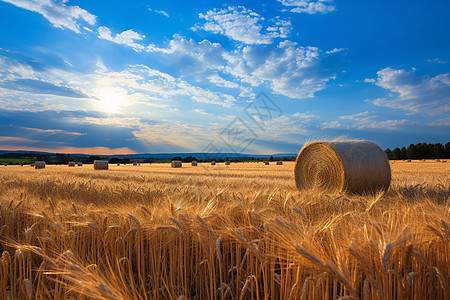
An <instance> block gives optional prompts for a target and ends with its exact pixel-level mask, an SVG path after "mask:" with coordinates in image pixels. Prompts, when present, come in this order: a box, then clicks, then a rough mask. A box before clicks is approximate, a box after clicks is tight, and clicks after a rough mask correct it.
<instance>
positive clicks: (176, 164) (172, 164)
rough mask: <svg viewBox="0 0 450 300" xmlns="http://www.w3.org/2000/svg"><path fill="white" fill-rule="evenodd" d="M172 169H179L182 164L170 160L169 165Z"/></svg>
mask: <svg viewBox="0 0 450 300" xmlns="http://www.w3.org/2000/svg"><path fill="white" fill-rule="evenodd" d="M170 166H171V167H172V168H181V166H182V163H181V161H179V160H172V163H171V164H170Z"/></svg>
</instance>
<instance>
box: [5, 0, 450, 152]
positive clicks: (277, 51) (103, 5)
mask: <svg viewBox="0 0 450 300" xmlns="http://www.w3.org/2000/svg"><path fill="white" fill-rule="evenodd" d="M449 13H450V2H449V1H444V0H442V1H441V0H438V1H433V3H430V2H429V1H403V0H400V1H340V0H334V1H333V0H270V1H264V2H262V1H228V2H224V1H195V0H194V1H161V2H159V1H139V0H136V1H123V0H113V1H100V0H98V1H88V0H79V1H75V0H69V1H63V0H0V25H1V26H0V150H2V149H3V150H30V151H33V150H35V151H51V152H60V153H87V154H119V153H121V154H127V153H157V152H202V151H205V150H204V149H205V148H206V149H207V148H208V147H209V148H211V147H210V146H211V145H214V147H213V148H214V149H216V150H217V151H222V152H232V151H235V152H245V153H255V154H257V153H258V154H272V153H294V152H297V151H298V150H300V148H301V146H302V144H303V143H304V142H305V141H308V140H313V139H321V138H334V137H338V136H346V137H348V138H358V139H369V140H372V141H375V142H377V143H378V144H379V145H380V146H381V147H383V148H386V147H391V148H393V147H397V146H407V145H409V144H410V143H418V142H433V143H435V142H442V143H445V142H447V141H448V140H449V132H450V130H449V129H450V112H449V110H450V21H449V18H448V15H449ZM261 101H263V102H261ZM261 103H265V104H269V106H271V107H272V108H273V109H272V110H265V109H267V106H266V107H264V106H261ZM258 108H259V109H258ZM255 109H256V110H255ZM255 112H256V114H255ZM236 133H239V134H236Z"/></svg>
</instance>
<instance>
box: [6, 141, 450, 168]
mask: <svg viewBox="0 0 450 300" xmlns="http://www.w3.org/2000/svg"><path fill="white" fill-rule="evenodd" d="M385 152H386V154H387V156H388V158H389V159H390V160H400V159H442V158H445V159H450V142H448V143H446V144H445V146H444V145H443V144H441V143H436V144H427V143H418V144H411V145H409V146H408V147H403V148H401V149H400V148H398V147H397V148H395V149H394V150H391V149H389V148H387V149H386V150H385ZM98 159H103V160H109V162H110V163H121V164H128V163H131V162H132V161H133V160H136V159H130V158H127V157H126V158H118V157H105V156H77V155H70V154H48V153H23V152H12V153H3V154H0V165H24V164H31V163H34V162H35V161H39V160H43V161H45V162H46V163H48V164H67V163H68V162H69V161H74V162H82V163H88V164H92V163H93V162H94V160H98ZM172 159H173V160H181V161H183V162H190V161H193V160H197V159H196V158H195V157H192V156H187V157H185V158H181V157H174V158H172ZM172 159H167V158H165V159H162V158H153V157H149V158H145V159H141V160H139V161H140V162H143V163H157V162H158V163H161V162H170V161H171V160H172ZM277 159H281V160H285V161H286V160H295V157H283V158H281V157H280V158H277ZM230 160H231V161H233V162H238V161H264V160H270V161H273V160H275V159H274V158H273V157H270V158H269V157H267V158H253V157H245V158H244V157H243V158H234V159H230ZM198 161H199V162H202V161H209V160H202V159H199V160H198Z"/></svg>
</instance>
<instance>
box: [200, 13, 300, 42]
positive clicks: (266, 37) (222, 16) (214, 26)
mask: <svg viewBox="0 0 450 300" xmlns="http://www.w3.org/2000/svg"><path fill="white" fill-rule="evenodd" d="M199 17H200V18H201V19H204V20H205V23H204V24H201V25H200V24H197V25H196V26H194V27H193V29H194V30H195V29H202V30H205V31H210V32H212V33H216V34H223V35H225V36H227V37H228V38H230V39H232V40H235V41H238V42H243V43H245V44H272V43H273V40H274V39H276V38H286V37H287V36H288V34H289V32H290V30H291V22H290V21H289V20H281V19H280V18H275V19H273V20H269V21H268V22H265V19H264V18H263V17H262V16H260V15H259V14H257V13H256V12H254V11H252V10H250V9H247V8H245V7H243V6H238V7H235V6H228V7H227V8H223V9H217V8H215V9H213V10H209V11H207V12H206V13H204V14H202V13H201V14H199ZM267 23H268V24H267Z"/></svg>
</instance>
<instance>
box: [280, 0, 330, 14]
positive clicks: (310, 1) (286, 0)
mask: <svg viewBox="0 0 450 300" xmlns="http://www.w3.org/2000/svg"><path fill="white" fill-rule="evenodd" d="M278 2H281V3H282V4H283V5H284V6H288V7H293V8H292V9H291V12H296V13H308V14H315V13H322V14H324V13H328V12H332V11H334V10H335V9H336V7H335V6H334V5H332V3H333V0H278Z"/></svg>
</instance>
